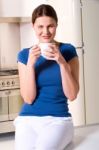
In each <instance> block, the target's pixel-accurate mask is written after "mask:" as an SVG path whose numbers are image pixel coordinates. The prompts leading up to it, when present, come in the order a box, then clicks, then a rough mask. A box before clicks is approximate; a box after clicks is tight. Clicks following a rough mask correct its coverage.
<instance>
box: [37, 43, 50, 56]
mask: <svg viewBox="0 0 99 150" xmlns="http://www.w3.org/2000/svg"><path fill="white" fill-rule="evenodd" d="M51 44H52V43H40V44H39V47H40V49H41V55H42V56H43V57H45V58H46V56H45V55H44V51H45V50H47V49H50V47H49V45H51Z"/></svg>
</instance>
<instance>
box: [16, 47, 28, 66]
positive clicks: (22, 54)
mask: <svg viewBox="0 0 99 150" xmlns="http://www.w3.org/2000/svg"><path fill="white" fill-rule="evenodd" d="M29 49H30V48H23V49H21V50H20V51H19V52H18V55H17V61H19V62H22V63H24V64H26V63H27V60H28V55H29Z"/></svg>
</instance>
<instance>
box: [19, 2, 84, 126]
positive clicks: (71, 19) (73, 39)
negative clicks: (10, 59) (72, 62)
mask: <svg viewBox="0 0 99 150" xmlns="http://www.w3.org/2000/svg"><path fill="white" fill-rule="evenodd" d="M46 3H47V4H50V5H52V6H53V7H54V8H55V10H56V12H57V15H58V27H57V34H56V37H55V39H56V40H57V41H61V42H65V43H71V44H73V45H74V46H75V47H76V50H77V53H78V56H79V63H80V77H79V82H80V91H79V94H78V97H77V99H76V100H75V101H73V102H70V101H68V104H69V109H70V112H71V114H72V117H73V122H74V125H75V126H81V125H85V101H84V76H83V74H84V73H83V71H84V70H83V67H84V66H83V59H84V58H83V57H84V55H83V54H84V53H83V52H84V51H83V38H82V8H81V5H82V4H81V1H80V0H61V1H60V0H58V1H57V3H58V5H57V3H56V2H55V1H53V0H49V1H46ZM20 34H21V49H22V48H24V47H28V46H31V45H33V43H35V42H37V39H36V36H35V35H34V32H33V28H32V24H31V23H27V24H26V23H25V24H24V23H21V25H20Z"/></svg>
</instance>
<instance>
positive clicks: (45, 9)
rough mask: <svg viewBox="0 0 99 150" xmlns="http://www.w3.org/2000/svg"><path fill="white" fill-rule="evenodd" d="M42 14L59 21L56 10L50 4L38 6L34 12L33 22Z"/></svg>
mask: <svg viewBox="0 0 99 150" xmlns="http://www.w3.org/2000/svg"><path fill="white" fill-rule="evenodd" d="M42 16H48V17H52V18H53V19H54V20H55V21H56V23H57V22H58V18H57V14H56V11H55V10H54V8H53V7H52V6H50V5H47V4H41V5H39V6H38V7H36V8H35V9H34V11H33V13H32V23H33V24H34V23H35V20H36V19H37V18H38V17H42Z"/></svg>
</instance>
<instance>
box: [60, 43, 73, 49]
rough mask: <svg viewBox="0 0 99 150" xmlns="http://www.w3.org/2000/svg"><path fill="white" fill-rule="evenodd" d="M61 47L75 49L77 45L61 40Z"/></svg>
mask: <svg viewBox="0 0 99 150" xmlns="http://www.w3.org/2000/svg"><path fill="white" fill-rule="evenodd" d="M59 45H60V47H62V48H65V49H69V50H70V49H75V46H74V45H73V44H71V43H63V42H60V44H59Z"/></svg>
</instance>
